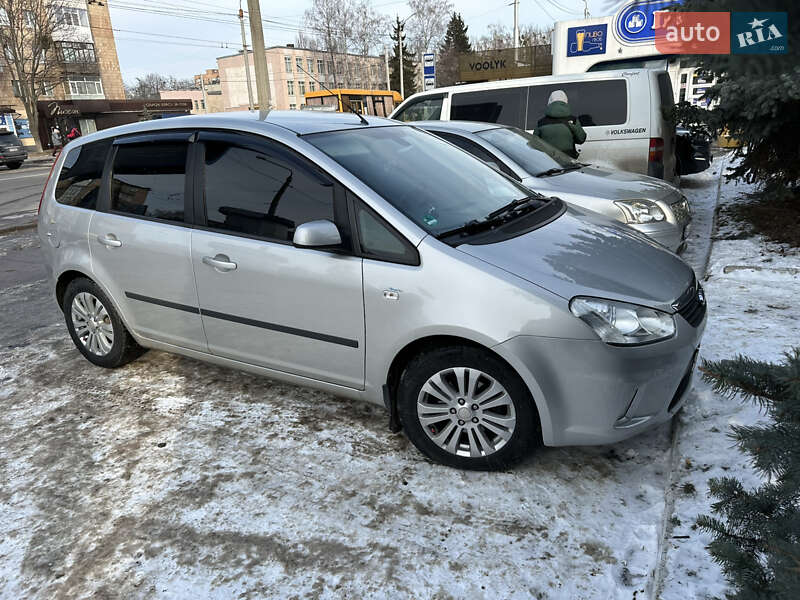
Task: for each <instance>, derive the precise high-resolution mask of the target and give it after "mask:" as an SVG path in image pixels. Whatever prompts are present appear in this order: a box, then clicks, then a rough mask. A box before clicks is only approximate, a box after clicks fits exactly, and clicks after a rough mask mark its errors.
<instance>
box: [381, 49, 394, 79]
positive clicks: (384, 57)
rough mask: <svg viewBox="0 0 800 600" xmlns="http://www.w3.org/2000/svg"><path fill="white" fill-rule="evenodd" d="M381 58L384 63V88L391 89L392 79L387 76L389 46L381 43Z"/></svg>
mask: <svg viewBox="0 0 800 600" xmlns="http://www.w3.org/2000/svg"><path fill="white" fill-rule="evenodd" d="M383 60H384V62H385V63H386V89H387V90H391V89H392V79H391V77H389V46H387V45H386V44H384V45H383Z"/></svg>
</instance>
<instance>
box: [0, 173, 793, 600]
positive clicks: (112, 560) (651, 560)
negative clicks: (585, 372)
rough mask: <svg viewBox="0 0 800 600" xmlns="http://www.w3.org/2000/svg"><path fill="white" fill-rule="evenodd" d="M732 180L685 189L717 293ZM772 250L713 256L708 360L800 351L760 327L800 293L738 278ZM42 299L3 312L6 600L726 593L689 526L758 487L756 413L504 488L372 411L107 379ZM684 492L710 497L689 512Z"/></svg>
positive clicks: (177, 382) (239, 379)
mask: <svg viewBox="0 0 800 600" xmlns="http://www.w3.org/2000/svg"><path fill="white" fill-rule="evenodd" d="M718 168H719V161H718V162H716V163H715V165H714V167H712V169H711V170H709V171H707V172H706V173H702V174H698V175H695V176H691V177H688V178H685V189H686V193H687V196H688V197H689V199H690V201H691V203H692V205H693V207H694V211H695V219H694V224H693V229H692V235H691V238H690V246H689V248H688V249H687V252H686V254H685V258H686V259H687V260H688V261H689V262H690V263H691V264H692V265H693V266H694V267H695V269H697V270H698V272H700V273H702V270H703V266H704V264H705V261H706V257H707V255H708V248H709V242H708V239H709V234H710V232H711V227H712V214H713V209H714V202H715V199H716V193H717V177H716V173H717V172H718ZM735 191H736V190H734V189H733V188H729V186H725V187H724V188H723V194H725V195H727V194H729V193H734V192H735ZM760 249H763V246H762V245H760V242H758V241H754V240H736V241H733V240H732V241H729V242H728V241H725V242H723V241H718V242H717V243H716V244H715V248H714V252H713V254H712V258H711V263H710V270H709V273H710V274H711V277H710V278H709V280H708V281H707V283H706V286H707V292H708V296H709V299H710V310H711V317H710V320H709V324H708V328H707V332H706V338H705V342H704V346H703V355H704V356H706V357H709V358H721V357H725V356H729V355H731V354H733V353H735V352H737V351H742V352H745V351H746V352H748V353H752V354H754V355H756V356H763V357H767V358H776V357H777V353H778V352H779V349H780V347H781V346H783V345H785V343H788V340H790V339H791V335H792V328H794V336H795V339H796V338H797V335H796V334H797V324H793V323H790V322H789V317H790V315H791V313H790V311H787V310H784V309H781V308H770V307H768V306H767V305H768V304H769V305H774V306H783V305H784V304H786V303H787V302H788V301H787V300H786V298H785V297H784V296H786V297H788V296H789V295H790V294H791V293H792V290H791V289H790V288H789V284H791V285H794V286H797V285H798V282H797V279H796V278H795V279H793V280H791V279H789V280H787V279H786V277H785V276H783V275H781V276H780V277H782V278H781V279H779V280H778V279H770V277H773V275H769V274H768V273H769V272H768V273H767V274H765V272H764V271H753V272H751V271H748V270H745V269H739V270H734V271H731V272H729V273H727V274H725V273H724V267H725V266H727V265H741V266H749V265H762V264H768V265H770V266H777V265H778V264H779V263H780V264H781V265H782V264H783V262H781V261H778V260H777V259H776V260H775V261H774V262H772V263H761V262H756V261H757V260H758V259H757V257H758V256H759V255H758V252H759V250H760ZM762 258H763V257H762ZM781 260H782V261H788V262H787V264H789V262H791V261H792V260H796V259H791V258H786V259H781ZM792 264H794V263H792ZM775 277H777V276H775ZM776 281H780V282H783V283H781V286H783V287H782V288H781V290H776V289H774V288H775V287H777V286H776V285H775V282H776ZM766 288H770V289H766ZM793 290H794V292H793V293H794V294H797V291H798V290H797V287H794V288H793ZM48 293H49V292H48V290H47V289H46V286H45V285H44V284H43V283H35V284H31V285H25V286H17V287H15V288H11V289H9V290H5V291H4V292H3V293H2V295H0V319H2V321H3V323H2V327H0V598H4V599H5V598H14V599H16V598H48V599H49V598H69V599H73V598H76V599H77V598H88V597H95V596H97V597H103V598H106V597H121V598H150V597H154V596H155V597H162V598H225V599H228V598H243V599H244V598H306V597H319V598H397V597H406V598H441V599H444V598H568V599H573V598H587V599H595V598H603V599H606V598H609V599H610V598H619V599H626V600H627V599H631V598H645V597H648V596H652V595H653V592H654V590H655V588H659V587H660V588H663V594H664V595H663V597H664V598H674V597H677V596H678V595H681V596H682V597H683V598H692V597H695V596H699V597H702V596H700V594H701V593H706V591H708V592H709V593H715V594H717V595H719V594H720V591H721V587H720V586H721V585H722V583H723V582H722V579H721V577H720V574H719V573H718V571H717V570H716V568H715V567H713V565H711V563H710V560H709V557H708V555H707V554H706V553H705V550H704V549H703V544H704V543H705V542H706V541H705V540H703V539H702V538H701V537H700V536H699V535H698V534H697V532H694V531H692V530H691V529H690V525H691V523H692V522H693V519H694V517H695V516H696V514H697V513H698V512H702V511H704V510H707V500H706V499H705V490H706V480H707V479H708V477H710V476H712V475H714V474H717V473H718V472H722V471H721V469H722V468H723V467H727V468H728V469H729V470H728V471H727V472H728V473H736V474H739V473H744V472H746V470H745V465H743V464H742V460H741V459H740V458H739V456H738V455H737V454H736V453H735V452H734V451H732V450H731V449H730V448H729V446H730V444H728V443H727V441H726V439H725V437H724V436H725V428H726V426H727V425H728V423H729V422H731V421H732V420H735V419H738V420H746V419H752V418H753V415H752V413H751V412H748V410H747V409H741V408H740V407H739V405H736V404H735V403H730V402H727V403H726V402H722V401H720V400H719V399H718V398H716V397H715V396H713V395H712V394H711V393H710V392H709V391H708V388H707V387H706V386H705V385H704V384H702V383H701V382H696V383H695V386H694V389H693V391H692V398H691V399H690V401H689V404H688V406H687V408H686V409H685V410H684V412H683V416H682V417H681V422H680V427H679V428H678V429H677V433H678V437H677V447H676V449H675V450H674V451H673V449H672V445H671V444H672V439H673V438H672V433H673V431H672V428H671V426H670V425H669V424H667V425H664V426H662V427H660V428H658V429H656V430H653V431H651V432H649V433H647V434H644V435H642V436H639V437H637V438H635V439H633V440H629V441H627V442H623V443H620V444H615V445H613V446H605V447H598V448H565V449H553V448H550V449H543V450H542V451H540V452H538V453H537V454H536V455H535V456H533V457H531V458H530V459H529V460H528V461H527V462H526V463H525V464H523V465H521V466H519V467H517V468H515V469H514V470H512V471H509V472H503V473H472V472H461V471H457V470H454V469H449V468H446V467H442V466H439V465H436V464H432V463H431V462H429V461H427V460H426V459H425V458H423V457H422V456H421V455H420V454H419V453H418V452H417V451H416V450H415V449H414V448H413V447H412V446H411V445H410V444H409V443H408V442H407V440H406V439H405V437H403V436H402V435H391V434H389V433H388V431H387V428H386V416H385V414H384V412H383V411H382V410H380V409H378V408H375V407H372V406H368V405H364V404H358V403H353V402H350V401H346V400H342V399H339V398H335V397H332V396H330V395H327V394H323V393H320V392H316V391H312V390H309V389H306V388H298V387H293V386H290V385H285V384H281V383H277V382H274V381H271V380H268V379H264V378H258V377H253V376H250V375H247V374H243V373H239V372H235V371H230V370H225V369H220V368H216V367H214V366H210V365H207V364H203V363H199V362H196V361H193V360H189V359H185V358H180V357H176V356H171V355H167V354H164V353H160V352H149V353H148V354H146V355H145V356H144V357H142V358H141V359H139V360H138V361H136V362H134V363H132V364H131V365H128V366H127V367H125V368H123V369H120V370H117V371H106V370H103V369H99V368H95V367H93V366H92V365H90V364H89V363H88V362H87V361H85V360H84V359H83V358H82V357H81V356H80V355H79V354H78V352H77V351H76V350H75V349H74V348H73V346H72V343H71V341H70V340H69V338H68V336H67V333H66V329H65V328H64V326H63V325H62V324H61V323H60V322H58V321H57V320H56V319H55V318H53V319H50V320H46V321H45V322H44V323H43V324H39V325H38V328H37V329H31V328H30V327H28V326H25V325H24V323H25V320H24V318H16V317H15V315H19V314H21V313H19V312H15V311H20V310H30V309H31V307H34V308H36V309H41V307H42V306H46V307H47V308H46V310H47V311H51V313H53V314H51V315H50V316H51V317H57V314H55V312H56V311H57V309H56V307H55V305H54V303H52V302H51V301H49V300H47V299H46V297H47V295H48ZM765 298H766V299H765ZM750 308H752V309H754V310H757V311H758V312H747V310H745V309H750ZM764 317H769V320H764ZM776 330H777V331H776ZM766 331H769V333H768V334H767V333H765V332H766ZM4 332H5V333H4ZM9 332H11V333H9ZM767 336H769V339H767ZM714 429H716V433H715V432H714ZM714 440H715V441H714ZM686 459H689V462H686ZM688 465H691V466H690V467H689V466H688ZM673 466H676V467H677V469H676V470H675V471H674V472H673V473H671V472H670V469H671V467H673ZM707 466H710V467H711V468H710V469H707ZM704 469H706V470H705V471H704ZM686 482H691V483H693V484H694V486H695V487H696V490H697V493H696V494H695V495H694V496H683V495H678V494H676V493H674V492H673V491H674V490H675V489H678V488H679V487H680V486H682V485H683V484H684V483H686ZM668 490H669V493H665V492H666V491H668ZM665 511H667V512H668V513H669V514H667V513H666V512H665ZM672 513H674V514H675V515H676V516H677V517H679V518H680V520H681V523H682V524H681V525H675V523H676V521H674V520H673V521H672V522H670V521H669V519H668V518H666V517H670V516H672ZM664 534H666V535H667V536H668V542H669V543H668V544H667V545H664V544H662V543H661V539H662V536H663V535H664ZM676 535H689V536H690V537H689V538H688V539H684V538H680V539H673V536H676ZM690 569H692V570H694V571H695V573H697V574H695V575H691V574H689V573H687V571H689V570H690Z"/></svg>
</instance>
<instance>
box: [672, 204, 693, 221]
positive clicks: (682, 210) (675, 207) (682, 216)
mask: <svg viewBox="0 0 800 600" xmlns="http://www.w3.org/2000/svg"><path fill="white" fill-rule="evenodd" d="M670 208H671V209H672V214H673V215H675V220H676V221H677V222H678V223H686V222H688V221H689V218H690V217H691V216H692V215H691V211H690V210H689V202H688V201H687V200H686V198H683V199H681V200H678V201H677V202H676V203H675V204H671V205H670Z"/></svg>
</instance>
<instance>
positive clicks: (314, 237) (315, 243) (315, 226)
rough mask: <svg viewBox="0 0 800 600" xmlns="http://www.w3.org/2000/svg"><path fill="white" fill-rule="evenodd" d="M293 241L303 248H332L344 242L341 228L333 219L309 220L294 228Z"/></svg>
mask: <svg viewBox="0 0 800 600" xmlns="http://www.w3.org/2000/svg"><path fill="white" fill-rule="evenodd" d="M292 243H293V244H294V245H295V246H299V247H301V248H331V247H334V246H339V245H341V243H342V236H341V235H339V230H338V229H337V228H336V225H334V224H333V223H332V222H331V221H328V220H327V219H322V220H320V221H309V222H308V223H303V224H302V225H298V226H297V228H296V229H295V230H294V237H293V238H292Z"/></svg>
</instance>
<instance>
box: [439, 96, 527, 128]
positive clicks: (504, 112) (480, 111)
mask: <svg viewBox="0 0 800 600" xmlns="http://www.w3.org/2000/svg"><path fill="white" fill-rule="evenodd" d="M525 92H526V90H525V88H500V89H496V90H483V91H479V92H464V93H459V94H453V97H452V98H451V100H450V119H452V120H454V121H480V122H482V123H502V124H503V125H513V126H514V127H523V126H524V120H525V102H526V98H525V96H526V93H525Z"/></svg>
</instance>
